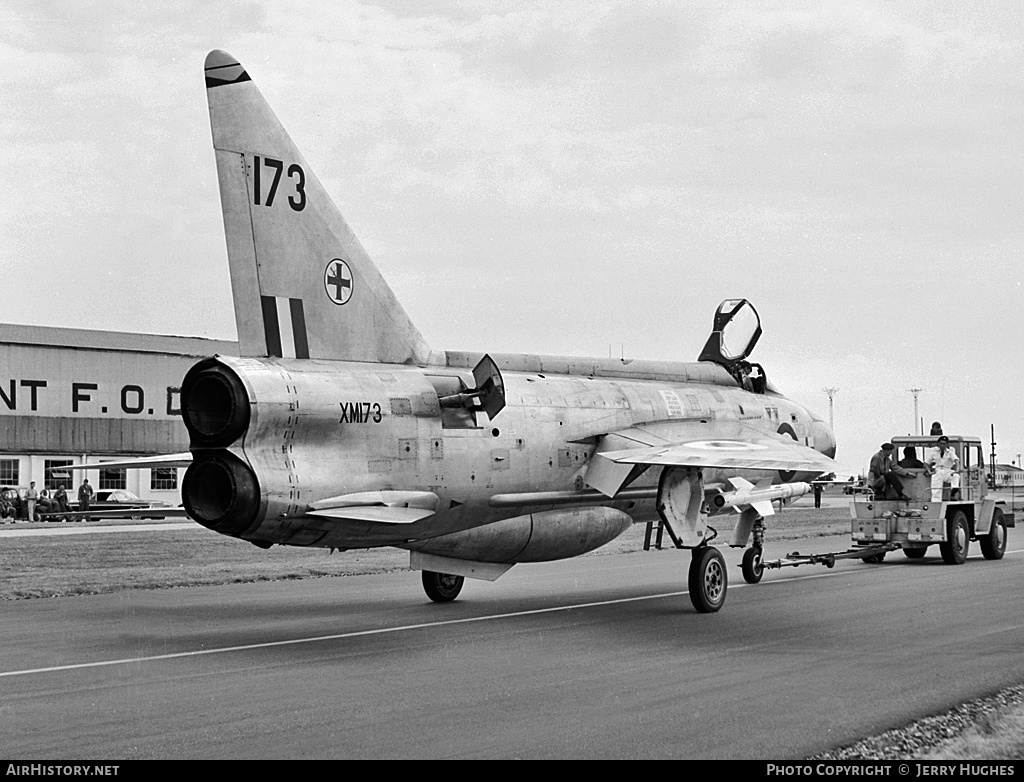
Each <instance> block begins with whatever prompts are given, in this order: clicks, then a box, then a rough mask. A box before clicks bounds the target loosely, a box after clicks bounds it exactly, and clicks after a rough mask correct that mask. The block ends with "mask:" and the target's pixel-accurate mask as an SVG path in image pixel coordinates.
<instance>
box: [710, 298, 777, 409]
mask: <svg viewBox="0 0 1024 782" xmlns="http://www.w3.org/2000/svg"><path fill="white" fill-rule="evenodd" d="M760 338H761V318H760V317H759V316H758V314H757V310H755V309H754V305H753V304H751V303H750V302H749V301H747V300H746V299H726V300H725V301H723V302H722V303H721V304H719V305H718V309H717V310H716V311H715V322H714V325H713V326H712V330H711V336H710V337H708V341H707V343H705V345H704V349H703V350H702V351H701V352H700V356H698V358H697V360H698V361H713V362H714V363H716V364H719V365H720V366H723V367H725V368H726V369H727V370H729V373H730V374H731V375H732V376H733V377H735V378H736V382H737V383H739V384H740V385H742V386H743V387H744V388H746V389H747V390H748V391H754V392H755V393H762V394H763V393H764V392H765V389H766V388H767V387H768V381H767V378H766V377H765V374H764V370H763V369H762V368H761V366H760V365H759V364H751V363H749V362H748V361H747V360H746V358H747V356H749V355H750V353H751V352H752V351H753V350H754V345H756V344H757V340H758V339H760Z"/></svg>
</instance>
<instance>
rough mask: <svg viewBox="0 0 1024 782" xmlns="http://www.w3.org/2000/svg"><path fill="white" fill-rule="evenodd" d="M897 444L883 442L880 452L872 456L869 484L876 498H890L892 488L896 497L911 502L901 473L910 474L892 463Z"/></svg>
mask: <svg viewBox="0 0 1024 782" xmlns="http://www.w3.org/2000/svg"><path fill="white" fill-rule="evenodd" d="M895 450H896V446H895V445H893V444H892V443H882V446H881V448H879V449H878V453H876V454H875V455H874V456H872V457H871V466H870V467H869V468H868V486H870V487H871V488H872V489H874V491H875V499H880V500H885V499H890V498H889V497H888V496H887V495H888V494H889V489H892V491H893V493H894V494H895V495H896V499H899V500H903V501H904V502H909V501H910V497H907V496H906V495H905V494H904V493H903V482H902V481H901V480H900V479H899V476H900V475H910V473H909V472H907V471H906V470H904V469H903V468H902V467H900V466H899V465H896V464H893V463H892V452H893V451H895Z"/></svg>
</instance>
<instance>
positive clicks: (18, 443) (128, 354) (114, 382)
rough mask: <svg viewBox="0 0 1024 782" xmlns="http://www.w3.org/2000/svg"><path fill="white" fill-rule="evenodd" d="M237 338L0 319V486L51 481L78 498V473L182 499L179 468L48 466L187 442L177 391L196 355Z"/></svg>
mask: <svg viewBox="0 0 1024 782" xmlns="http://www.w3.org/2000/svg"><path fill="white" fill-rule="evenodd" d="M215 354H221V355H238V346H237V344H236V343H234V342H224V341H219V340H210V339H200V338H194V337H166V336H156V335H151V334H124V333H120V332H111V331H86V330H82V329H62V328H48V327H42V326H14V325H0V486H28V485H29V482H30V481H35V482H36V487H37V488H43V487H45V488H56V487H57V485H58V484H60V483H63V484H64V486H65V488H67V489H68V494H69V495H70V496H71V498H72V499H75V497H76V493H77V488H78V486H79V484H81V482H82V479H83V477H84V478H88V479H89V483H90V484H92V486H93V487H94V488H95V489H97V490H101V489H128V490H129V491H133V492H135V493H136V494H137V495H139V496H140V497H143V498H145V499H154V500H164V501H166V502H170V503H171V504H173V505H178V504H179V503H180V501H181V500H180V495H179V492H178V487H179V486H180V481H181V474H182V473H183V469H177V468H162V469H143V470H130V471H126V470H123V469H121V470H104V469H102V468H101V467H97V468H96V469H95V470H86V471H84V474H83V472H81V471H76V472H74V473H69V472H61V471H60V470H59V469H57V470H55V471H53V470H50V469H49V468H59V467H61V466H63V465H67V464H87V463H93V462H101V461H103V460H110V459H115V458H126V457H129V458H130V457H136V456H150V455H154V454H160V453H177V452H180V451H187V450H188V433H187V432H186V430H185V425H184V423H182V420H181V415H180V409H179V394H180V387H181V381H182V378H184V376H185V373H186V372H187V371H188V369H189V368H190V367H191V366H192V365H193V364H194V363H196V361H198V360H199V359H201V358H204V357H207V356H212V355H215Z"/></svg>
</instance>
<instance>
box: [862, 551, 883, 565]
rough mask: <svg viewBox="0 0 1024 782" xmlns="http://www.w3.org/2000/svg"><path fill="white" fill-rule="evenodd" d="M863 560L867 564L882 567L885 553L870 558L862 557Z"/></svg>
mask: <svg viewBox="0 0 1024 782" xmlns="http://www.w3.org/2000/svg"><path fill="white" fill-rule="evenodd" d="M861 559H862V560H864V561H865V562H867V563H868V564H869V565H880V564H882V560H883V559H885V552H884V551H883V552H882V553H881V554H872V555H871V556H870V557H861Z"/></svg>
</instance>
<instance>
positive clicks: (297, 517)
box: [186, 353, 835, 548]
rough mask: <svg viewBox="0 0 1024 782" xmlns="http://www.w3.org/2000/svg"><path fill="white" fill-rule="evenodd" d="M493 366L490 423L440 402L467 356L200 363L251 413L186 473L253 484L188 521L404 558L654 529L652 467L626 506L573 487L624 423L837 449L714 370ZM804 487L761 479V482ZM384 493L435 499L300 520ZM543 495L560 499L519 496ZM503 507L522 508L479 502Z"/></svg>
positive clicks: (519, 360) (521, 359) (752, 473)
mask: <svg viewBox="0 0 1024 782" xmlns="http://www.w3.org/2000/svg"><path fill="white" fill-rule="evenodd" d="M477 357H478V356H477ZM495 359H496V361H497V363H498V365H499V366H501V368H502V377H503V378H504V386H505V389H504V390H505V401H506V405H505V407H504V409H502V410H501V412H500V413H499V414H497V415H496V416H495V418H494V420H488V417H487V416H486V415H484V414H483V413H482V412H480V411H479V410H474V409H473V408H464V407H456V408H445V407H442V405H441V403H440V401H439V400H440V399H442V398H444V397H445V396H446V395H450V394H452V393H457V392H458V391H459V390H460V389H463V390H464V389H466V388H469V387H471V385H472V382H473V378H472V375H471V374H470V373H469V371H468V367H470V366H471V360H472V357H471V356H470V355H469V354H457V353H452V354H448V361H447V364H446V366H444V367H412V366H407V365H394V364H362V363H352V362H338V361H326V360H299V359H281V358H276V359H252V358H243V359H239V358H231V357H224V358H219V359H214V360H210V362H204V363H205V364H208V365H211V366H212V364H211V362H215V363H216V370H215V371H216V372H219V373H222V374H224V375H225V376H227V375H233V376H234V377H235V378H237V381H238V382H237V384H236V385H235V386H234V391H233V393H234V394H235V395H236V396H237V397H239V398H238V399H235V400H234V401H233V402H232V404H233V405H234V407H243V406H245V405H247V406H248V408H249V412H248V415H247V421H245V422H244V426H242V425H241V424H239V426H238V427H236V429H237V431H226V432H225V433H224V435H223V436H222V437H220V441H218V440H217V438H213V440H212V441H211V442H212V443H213V445H212V446H209V445H205V446H204V445H201V446H200V447H196V443H195V441H194V443H193V449H192V450H193V456H194V459H195V464H194V465H193V467H192V468H190V471H191V470H196V471H197V473H198V474H200V475H201V476H202V481H201V483H202V485H203V486H204V487H209V486H210V485H214V486H216V485H219V482H218V481H217V480H211V475H213V474H214V473H216V472H217V470H219V469H221V468H223V467H224V465H227V467H226V469H227V470H228V471H230V472H231V473H232V475H231V476H230V481H228V482H229V483H232V485H236V486H243V488H244V486H245V485H246V481H252V486H251V487H250V489H249V490H248V491H249V495H248V497H249V499H248V500H246V501H239V502H238V503H235V505H234V506H233V507H227V505H230V504H231V503H228V502H227V501H226V500H224V501H222V502H221V504H222V505H224V506H225V507H224V511H225V512H223V513H221V512H220V511H219V510H218V512H216V513H209V514H206V515H207V516H208V518H206V519H203V518H202V516H203V513H202V512H200V513H199V514H195V513H194V514H193V515H194V516H199V518H197V520H199V521H200V523H204V524H206V525H207V526H210V527H211V528H212V529H215V530H217V531H220V532H224V533H225V534H230V535H234V536H237V537H241V538H244V539H247V540H251V541H253V542H256V543H258V544H264V545H265V544H267V543H282V544H288V545H307V546H318V547H334V548H360V547H372V546H381V545H405V544H408V543H410V542H412V541H418V540H423V539H428V538H436V537H439V536H444V535H449V534H451V533H455V532H459V531H461V530H467V529H471V528H475V527H479V526H484V525H490V524H494V523H495V522H499V521H501V520H503V519H509V518H513V517H517V516H522V515H523V514H527V513H539V512H543V511H546V510H550V509H555V508H571V507H576V506H579V507H587V506H594V505H599V506H604V507H610V508H615V509H616V510H618V511H621V512H622V513H625V514H628V516H629V517H630V518H631V519H632V520H633V521H641V520H646V519H648V518H652V517H653V516H654V515H655V505H654V498H653V490H654V488H655V487H656V486H657V481H658V474H659V472H660V470H658V469H655V470H648V472H647V474H644V475H641V476H640V477H639V478H638V479H637V480H635V481H634V482H633V483H632V484H631V485H630V489H632V491H627V492H626V493H625V498H619V497H616V498H607V497H599V496H594V495H595V492H594V491H593V490H589V489H588V488H587V484H586V471H587V469H588V464H589V463H590V460H591V456H592V455H593V453H594V451H595V448H596V447H597V442H598V438H599V437H600V436H601V435H602V434H604V433H606V432H609V431H618V430H623V429H628V428H629V427H631V426H636V425H638V424H645V423H650V422H657V421H673V420H676V421H689V422H693V423H700V422H709V421H718V422H721V421H724V420H735V421H743V422H745V423H747V424H748V425H754V426H756V427H758V428H762V429H763V430H764V431H769V432H782V433H784V434H788V435H789V436H791V437H792V438H793V439H795V440H797V441H799V442H800V443H802V444H806V445H809V446H811V447H813V448H815V449H816V450H818V451H820V452H822V453H825V454H827V455H832V454H834V451H835V441H834V439H833V437H832V433H831V432H830V431H829V429H828V427H827V425H826V424H824V423H823V422H822V421H821V420H820V419H818V418H817V417H815V416H814V415H813V414H812V413H810V412H809V411H808V410H807V409H806V408H804V407H802V406H800V405H798V404H796V403H794V402H792V401H790V400H788V399H786V398H784V397H782V396H780V395H778V394H776V393H774V392H771V391H768V392H767V393H763V394H755V393H750V392H748V391H745V390H744V389H742V388H740V387H738V386H737V383H736V381H735V380H734V379H733V378H732V376H730V375H729V373H728V372H726V371H725V370H724V369H723V368H722V367H719V366H717V365H715V364H710V363H707V362H694V363H670V362H640V361H637V362H632V363H630V364H625V363H624V362H621V361H615V360H609V359H596V360H595V359H569V358H552V357H544V358H540V357H536V356H496V357H495ZM200 366H202V365H200ZM580 369H583V370H584V373H582V374H581V373H578V372H579V370H580ZM556 370H562V372H558V371H556ZM190 374H192V373H190ZM186 382H187V381H186ZM218 382H220V381H218ZM231 382H232V383H234V381H231ZM204 390H206V391H208V390H209V388H206V389H204ZM243 394H244V397H245V398H244V400H242V399H241V397H242V395H243ZM196 396H198V395H196ZM206 396H207V397H209V394H206ZM186 417H187V416H186ZM228 428H229V430H230V427H228ZM211 459H213V460H214V461H216V465H214V467H216V469H214V467H210V466H209V465H210V464H213V462H210V460H211ZM204 465H207V467H204ZM217 465H219V466H217ZM204 469H205V470H206V472H205V473H204V472H203V470H204ZM767 474H768V473H767V472H766V471H758V470H748V471H737V470H729V471H728V474H727V475H725V474H722V475H719V471H717V470H714V469H707V470H705V471H704V480H705V483H706V484H714V483H716V482H717V481H722V482H724V481H725V479H726V478H727V477H734V476H737V475H741V476H743V477H749V478H750V479H751V480H753V481H757V480H759V479H763V478H764V477H765V476H766V475H767ZM802 477H803V476H801V475H797V474H794V473H786V474H785V475H784V476H780V474H779V473H778V472H774V476H773V479H774V481H775V482H779V481H780V480H783V479H784V480H787V481H791V480H800V479H801V478H802ZM806 477H808V478H809V477H810V476H806ZM186 483H188V479H187V478H186ZM197 483H198V481H197ZM396 489H401V490H404V491H414V492H415V491H420V492H429V493H432V494H434V495H436V496H437V497H438V500H439V501H438V503H437V507H436V509H435V511H434V513H433V514H432V515H430V516H429V517H428V518H425V519H422V520H419V521H416V522H413V523H406V524H392V523H380V522H376V521H360V520H350V519H339V518H318V517H316V516H312V515H309V513H308V509H309V507H310V505H311V504H313V503H316V502H317V501H320V500H323V499H325V498H328V497H333V496H337V495H342V494H350V493H351V494H358V493H364V492H377V491H388V490H396ZM641 489H649V491H647V492H646V493H645V492H644V491H639V490H641ZM542 492H544V493H550V492H557V493H559V494H558V496H557V497H554V498H552V497H543V496H542V497H536V498H535V499H531V498H530V497H529V496H528V495H530V494H533V493H542ZM186 493H187V488H186ZM588 494H589V495H590V496H585V495H588ZM241 495H245V491H244V490H243V491H242V492H241ZM241 495H240V496H241ZM510 495H511V496H513V497H519V498H520V499H519V500H518V501H515V502H512V503H508V502H506V503H504V504H502V503H500V502H499V503H495V502H494V501H493V500H494V499H495V498H496V497H505V498H507V497H508V496H510ZM577 498H578V499H577ZM243 500H244V496H243ZM200 504H201V503H200ZM495 505H497V507H495ZM218 508H219V506H218ZM616 518H618V517H616ZM594 521H595V520H594V518H592V517H591V518H589V519H588V520H587V524H593V523H594ZM620 531H621V530H620Z"/></svg>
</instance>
